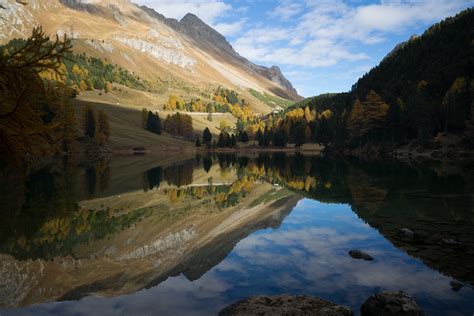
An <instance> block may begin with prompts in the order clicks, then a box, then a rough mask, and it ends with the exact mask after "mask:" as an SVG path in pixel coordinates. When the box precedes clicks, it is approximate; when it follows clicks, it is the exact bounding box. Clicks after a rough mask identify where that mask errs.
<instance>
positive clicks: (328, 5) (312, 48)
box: [137, 0, 474, 96]
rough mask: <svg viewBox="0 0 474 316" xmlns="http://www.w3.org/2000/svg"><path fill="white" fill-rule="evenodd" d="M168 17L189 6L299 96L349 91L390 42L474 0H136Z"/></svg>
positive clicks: (180, 14) (179, 15)
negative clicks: (281, 77) (282, 78)
mask: <svg viewBox="0 0 474 316" xmlns="http://www.w3.org/2000/svg"><path fill="white" fill-rule="evenodd" d="M137 2H138V3H140V4H145V5H147V6H150V7H153V8H154V9H155V10H157V11H158V12H160V13H162V14H164V15H165V16H167V17H172V18H176V19H180V18H182V17H183V16H184V15H185V14H186V13H187V12H192V13H194V14H196V15H197V16H199V17H200V18H201V19H203V20H204V21H205V22H206V23H208V24H209V25H211V26H213V27H214V28H216V29H217V30H218V31H220V32H221V33H222V34H224V35H225V36H226V37H227V39H228V40H229V42H230V43H231V44H232V46H233V47H234V48H235V49H236V50H237V52H239V53H240V54H241V55H242V56H244V57H246V58H248V59H249V60H251V61H253V62H255V63H257V64H261V65H266V66H271V65H277V66H279V67H280V68H281V69H282V71H283V73H284V75H285V76H286V77H287V78H288V79H289V80H290V81H291V82H292V83H293V85H294V86H295V87H296V89H297V90H298V92H299V93H300V94H301V95H303V96H312V95H318V94H320V93H325V92H340V91H348V90H349V89H350V88H351V86H352V84H353V83H355V82H356V80H357V79H358V78H359V77H360V76H361V75H363V74H364V73H365V72H367V71H368V70H370V69H371V68H372V67H374V66H376V65H377V64H378V63H379V62H380V60H381V59H382V58H383V57H384V56H385V55H386V54H387V53H388V52H390V51H391V50H392V49H393V47H394V46H395V45H396V44H398V43H400V42H403V41H405V40H406V39H408V38H409V37H410V36H411V35H414V34H421V33H422V32H423V31H424V30H425V29H426V28H428V27H429V26H430V25H432V24H433V23H436V22H438V21H440V20H442V19H444V18H445V17H448V16H451V15H454V14H456V13H458V12H459V11H461V10H463V9H465V8H468V7H472V6H473V5H474V0H431V1H430V0H417V1H403V0H398V1H397V0H394V1H385V0H382V1H362V0H360V1H359V0H355V1H342V0H333V1H326V0H302V1H288V0H280V1H269V0H253V1H250V0H207V1H206V0H174V1H170V0H137Z"/></svg>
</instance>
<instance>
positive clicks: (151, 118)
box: [146, 111, 162, 135]
mask: <svg viewBox="0 0 474 316" xmlns="http://www.w3.org/2000/svg"><path fill="white" fill-rule="evenodd" d="M146 130H148V131H150V132H152V133H155V134H158V135H161V132H162V126H161V119H160V116H159V115H158V113H156V114H154V113H153V112H151V111H149V112H148V115H147V120H146Z"/></svg>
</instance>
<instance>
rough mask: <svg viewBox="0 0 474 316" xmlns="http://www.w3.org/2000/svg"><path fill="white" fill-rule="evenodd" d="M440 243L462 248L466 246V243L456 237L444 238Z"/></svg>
mask: <svg viewBox="0 0 474 316" xmlns="http://www.w3.org/2000/svg"><path fill="white" fill-rule="evenodd" d="M440 244H441V245H444V246H449V247H451V248H453V249H461V248H463V247H464V244H463V243H462V242H460V241H457V240H454V239H442V240H441V241H440Z"/></svg>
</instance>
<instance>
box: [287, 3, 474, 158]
mask: <svg viewBox="0 0 474 316" xmlns="http://www.w3.org/2000/svg"><path fill="white" fill-rule="evenodd" d="M473 29H474V9H468V10H465V11H463V12H461V13H459V14H458V15H456V16H455V17H451V18H448V19H446V20H444V21H442V22H440V23H437V24H435V25H433V26H432V27H431V28H429V29H428V30H426V31H425V32H424V34H423V35H421V36H412V37H411V38H410V39H409V40H408V41H406V42H404V43H402V44H399V45H397V47H395V49H394V50H393V51H392V52H390V53H389V54H388V55H387V56H386V57H385V58H384V59H383V60H382V61H381V63H380V64H379V65H378V66H377V67H375V68H373V69H372V70H371V71H370V72H368V73H367V74H366V75H364V76H363V77H362V78H360V79H359V80H358V81H357V82H356V83H355V84H354V85H353V87H352V89H351V91H349V92H348V93H337V94H325V95H321V96H317V97H313V98H307V99H305V100H303V101H301V102H298V103H296V104H294V105H293V106H291V107H289V108H288V109H287V110H286V111H285V113H281V114H279V117H282V118H287V117H288V116H291V115H295V114H297V113H299V112H298V111H300V112H301V114H300V115H303V113H304V112H303V111H301V109H306V112H308V111H309V110H310V111H312V112H313V113H312V115H309V120H308V122H307V124H308V126H309V127H310V128H311V140H312V141H313V142H320V143H324V144H325V145H327V146H332V147H344V148H361V147H366V146H368V147H370V146H375V147H378V148H379V149H381V148H384V147H385V148H394V147H395V148H396V147H400V146H404V145H407V144H416V146H418V149H420V147H419V146H420V145H421V146H424V147H425V149H431V150H435V151H437V152H435V153H434V154H435V155H436V154H438V155H445V154H447V155H449V154H450V152H453V150H454V149H461V148H462V149H463V150H467V151H469V150H471V149H472V148H474V143H473V141H472V140H473V139H474V138H473V136H474V133H473V132H474V124H473V118H474V117H473V115H474V102H473V100H474V80H473V74H474V60H473V58H472V56H473V55H474V54H473V52H474V51H473V50H474V46H473V43H474V42H473V38H474V37H473V32H472V30H473ZM305 117H306V118H307V119H308V115H305ZM445 145H448V146H449V147H450V149H448V148H443V146H445Z"/></svg>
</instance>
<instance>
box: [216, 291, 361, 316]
mask: <svg viewBox="0 0 474 316" xmlns="http://www.w3.org/2000/svg"><path fill="white" fill-rule="evenodd" d="M219 315H221V316H230V315H232V316H237V315H242V316H244V315H245V316H247V315H249V316H252V315H261V316H266V315H268V316H270V315H324V316H352V315H354V313H353V312H352V310H351V309H350V308H349V307H346V306H341V305H336V304H334V303H331V302H328V301H325V300H323V299H320V298H318V297H314V296H307V295H298V296H292V295H275V296H254V297H250V298H248V299H245V300H243V301H239V302H237V303H234V304H232V305H229V306H227V307H226V308H224V309H223V310H221V311H220V312H219Z"/></svg>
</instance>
